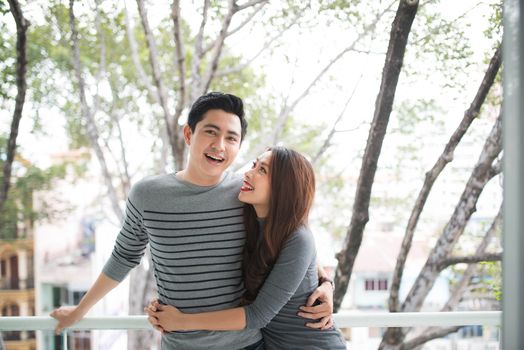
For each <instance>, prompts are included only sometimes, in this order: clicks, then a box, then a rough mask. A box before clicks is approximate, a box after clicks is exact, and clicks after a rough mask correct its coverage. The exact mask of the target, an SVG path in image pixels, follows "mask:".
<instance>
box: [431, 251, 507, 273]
mask: <svg viewBox="0 0 524 350" xmlns="http://www.w3.org/2000/svg"><path fill="white" fill-rule="evenodd" d="M501 260H502V253H485V254H483V255H472V256H452V257H449V258H447V259H444V260H443V261H442V262H441V263H440V264H439V266H438V268H439V269H440V270H444V269H445V268H447V267H449V266H451V265H456V264H475V263H479V262H493V261H501Z"/></svg>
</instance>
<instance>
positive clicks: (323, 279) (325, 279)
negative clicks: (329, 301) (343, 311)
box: [318, 276, 335, 291]
mask: <svg viewBox="0 0 524 350" xmlns="http://www.w3.org/2000/svg"><path fill="white" fill-rule="evenodd" d="M325 283H329V284H330V285H331V289H332V290H333V291H335V281H333V280H332V279H331V278H328V277H325V276H321V277H319V279H318V285H319V286H321V285H323V284H325Z"/></svg>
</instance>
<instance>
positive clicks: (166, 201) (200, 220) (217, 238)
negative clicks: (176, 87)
mask: <svg viewBox="0 0 524 350" xmlns="http://www.w3.org/2000/svg"><path fill="white" fill-rule="evenodd" d="M246 130H247V122H246V120H245V118H244V109H243V103H242V100H241V99H240V98H238V97H236V96H234V95H231V94H224V93H218V92H211V93H208V94H206V95H203V96H201V97H199V98H198V99H197V100H196V101H195V102H194V104H193V106H192V107H191V111H190V112H189V116H188V122H187V124H186V125H185V126H184V130H183V133H184V139H185V142H186V144H187V145H188V147H189V160H188V163H187V167H186V168H185V169H184V170H182V171H179V172H177V173H176V174H167V175H159V176H153V177H148V178H145V179H143V180H141V181H140V182H138V183H137V184H136V185H135V186H133V188H132V189H131V191H130V192H129V196H128V200H127V206H126V217H125V221H124V224H123V227H122V230H121V231H120V234H119V235H118V237H117V240H116V243H115V247H114V250H113V253H112V256H111V257H110V259H109V260H108V262H107V263H106V265H105V267H104V269H103V271H102V273H101V274H100V276H99V277H98V279H97V280H96V281H95V283H94V284H93V286H92V287H91V288H90V289H89V291H88V292H87V293H86V295H85V296H84V298H82V300H81V301H80V303H79V304H78V306H74V307H68V308H60V309H57V310H54V311H53V312H52V313H51V316H53V317H55V318H56V319H57V320H58V321H59V323H58V325H57V327H56V331H57V332H59V331H61V330H62V329H63V328H66V327H69V326H71V325H72V324H74V323H75V322H77V321H78V320H80V319H81V318H82V317H83V316H84V315H85V314H86V313H87V312H88V311H89V309H90V308H91V307H92V306H93V305H94V304H95V303H96V302H98V300H100V299H101V298H102V297H103V296H104V295H106V294H107V293H108V292H109V291H110V290H112V289H113V288H114V287H116V286H117V285H118V284H119V283H120V282H121V281H122V280H123V279H124V278H125V276H126V275H127V274H128V273H129V271H130V270H131V269H132V268H133V267H135V266H136V265H138V264H139V263H140V259H141V258H142V256H143V254H144V250H145V249H146V245H147V244H148V243H149V245H150V249H151V256H152V260H153V269H154V273H155V278H156V282H157V286H158V294H159V299H160V302H162V303H165V304H172V305H174V306H176V307H178V308H179V309H180V310H182V311H184V312H202V311H213V310H220V309H226V308H231V307H235V306H238V303H239V301H240V299H241V296H242V294H243V293H244V288H243V284H242V273H241V264H242V251H243V246H244V239H245V232H244V226H243V221H242V208H243V205H242V203H240V202H239V201H238V199H237V195H238V192H239V189H240V187H241V183H242V177H241V176H240V175H236V174H233V173H230V172H226V170H227V168H228V167H229V166H230V165H231V163H232V162H233V161H234V160H235V158H236V156H237V154H238V151H239V150H240V145H241V143H242V140H243V139H244V137H245V134H246ZM328 282H329V281H328ZM325 284H326V285H327V284H328V283H325ZM331 292H332V290H331V286H330V285H329V286H328V287H323V289H320V288H319V289H318V290H317V291H316V292H315V293H314V294H313V295H312V296H311V297H310V301H308V304H310V305H311V304H312V303H313V301H314V300H315V299H321V301H327V302H325V303H324V304H323V305H322V306H321V307H318V306H317V307H311V308H307V309H306V310H305V311H306V313H307V316H308V318H323V322H321V323H319V324H315V325H313V327H317V328H320V327H321V326H322V325H325V324H329V323H330V314H331V310H332V302H331V297H330V294H331ZM162 348H163V349H210V348H212V349H261V348H263V342H262V338H261V334H260V331H258V330H244V331H237V332H209V331H194V332H172V333H165V334H164V335H163V337H162Z"/></svg>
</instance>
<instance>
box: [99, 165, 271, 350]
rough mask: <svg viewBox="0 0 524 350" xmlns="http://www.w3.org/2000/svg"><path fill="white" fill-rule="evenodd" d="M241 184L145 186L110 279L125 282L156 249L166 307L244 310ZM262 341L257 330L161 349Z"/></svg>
mask: <svg viewBox="0 0 524 350" xmlns="http://www.w3.org/2000/svg"><path fill="white" fill-rule="evenodd" d="M241 182H242V179H241V177H240V176H239V175H236V174H232V173H226V174H225V175H224V178H223V179H222V181H221V182H220V183H218V184H217V185H214V186H197V185H194V184H191V183H188V182H185V181H182V180H179V179H177V178H176V176H175V175H174V174H169V175H160V176H154V177H149V178H146V179H144V180H142V181H140V182H138V183H137V184H136V185H135V186H133V188H132V189H131V191H130V193H129V196H128V200H127V206H126V216H125V221H124V224H123V227H122V230H121V231H120V233H119V235H118V237H117V239H116V243H115V247H114V250H113V253H112V255H111V257H110V259H109V261H108V262H107V263H106V265H105V267H104V270H103V272H104V273H105V274H106V275H107V276H109V277H110V278H112V279H114V280H117V281H121V280H123V279H124V277H125V276H126V275H127V273H128V272H129V271H130V270H131V269H132V268H133V267H135V266H136V265H138V264H139V263H140V259H141V258H142V256H143V255H144V251H145V249H146V245H147V244H148V243H149V246H150V249H151V256H152V260H153V268H154V272H155V278H156V282H157V286H158V293H159V298H160V301H161V302H163V303H165V304H170V305H173V306H175V307H177V308H179V309H180V310H181V311H183V312H188V313H194V312H204V311H213V310H221V309H227V308H232V307H236V306H238V303H239V301H240V298H241V296H242V294H243V292H244V286H243V283H242V270H241V265H242V251H243V247H244V240H245V231H244V226H243V221H242V207H243V205H242V203H241V202H239V201H238V199H237V195H238V191H239V189H240V186H241ZM131 288H133V286H131ZM260 338H261V335H260V331H259V330H254V329H251V330H244V331H237V332H212V331H211V332H210V331H191V332H172V333H168V334H166V335H165V336H163V337H162V349H175V348H176V349H210V348H212V349H228V350H229V349H240V348H243V347H245V346H247V345H250V344H253V343H255V342H257V341H258V340H259V339H260Z"/></svg>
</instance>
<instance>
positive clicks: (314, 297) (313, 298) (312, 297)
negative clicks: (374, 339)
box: [306, 289, 320, 306]
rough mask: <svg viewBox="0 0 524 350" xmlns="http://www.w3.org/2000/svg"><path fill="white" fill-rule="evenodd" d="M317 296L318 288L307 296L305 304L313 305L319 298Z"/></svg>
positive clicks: (318, 293) (318, 294)
mask: <svg viewBox="0 0 524 350" xmlns="http://www.w3.org/2000/svg"><path fill="white" fill-rule="evenodd" d="M319 296H320V291H319V290H318V289H315V291H314V292H313V294H311V295H310V296H309V298H307V302H306V306H313V304H314V303H315V301H316V300H317V299H318V298H319Z"/></svg>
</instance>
